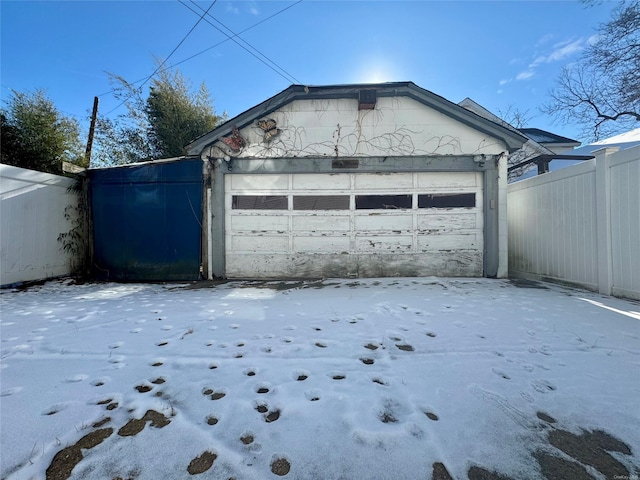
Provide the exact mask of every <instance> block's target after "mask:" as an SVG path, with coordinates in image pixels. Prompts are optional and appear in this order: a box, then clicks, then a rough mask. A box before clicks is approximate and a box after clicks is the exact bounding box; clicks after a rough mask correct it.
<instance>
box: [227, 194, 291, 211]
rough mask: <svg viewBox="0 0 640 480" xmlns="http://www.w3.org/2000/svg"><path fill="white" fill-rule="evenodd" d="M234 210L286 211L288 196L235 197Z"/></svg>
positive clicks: (233, 200) (233, 201)
mask: <svg viewBox="0 0 640 480" xmlns="http://www.w3.org/2000/svg"><path fill="white" fill-rule="evenodd" d="M232 208H233V209H234V210H286V209H287V196H286V195H234V196H233V199H232Z"/></svg>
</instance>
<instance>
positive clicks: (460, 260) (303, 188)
mask: <svg viewBox="0 0 640 480" xmlns="http://www.w3.org/2000/svg"><path fill="white" fill-rule="evenodd" d="M482 204H483V199H482V174H481V173H474V172H452V173H423V172H420V173H393V174H369V173H341V174H283V175H272V174H266V175H249V174H228V175H226V176H225V212H226V214H225V254H226V258H225V262H226V276H227V277H228V278H283V277H288V278H319V277H325V278H326V277H347V276H351V277H378V276H380V277H382V276H425V275H439V276H482V265H483V258H482V253H483V213H482Z"/></svg>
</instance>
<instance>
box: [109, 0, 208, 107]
mask: <svg viewBox="0 0 640 480" xmlns="http://www.w3.org/2000/svg"><path fill="white" fill-rule="evenodd" d="M217 1H218V0H213V2H212V3H211V5H209V8H207V10H206V11H204V9H203V11H204V13H203V14H202V15H200V18H198V21H197V22H196V23H195V24H194V25H193V27H191V30H189V31H188V32H187V33H186V35H185V36H184V37H182V40H180V42H179V43H178V45H176V47H175V48H174V49H173V50H171V53H170V54H169V56H168V57H167V58H165V59H164V60H163V61H162V63H161V64H160V65H158V67H157V68H156V69H155V70H154V71H153V73H152V74H151V75H149V76H148V77H147V78H146V79H145V80H144V82H142V84H141V85H140V87H142V86H143V85H144V84H145V83H147V82H148V81H149V80H151V78H152V77H153V76H154V75H155V74H156V73H158V70H160V69H161V68H162V66H163V65H164V64H165V63H166V62H167V60H169V58H171V56H172V55H173V54H174V53H176V50H178V48H180V45H182V44H183V43H184V41H185V40H186V39H187V37H188V36H189V35H191V32H193V31H194V30H195V28H196V27H197V26H198V24H200V22H201V21H202V20H203V19H204V17H205V15H207V14H208V13H209V10H211V9H212V8H213V6H214V5H215V4H216V2H217ZM128 99H129V97H126V98H125V99H124V100H123V101H122V102H120V104H118V106H116V107H115V108H112V109H111V110H109V111H108V112H107V113H106V114H105V115H109V114H110V113H112V112H114V111H115V110H117V109H118V108H120V107H121V106H122V105H124V104H125V103H126V101H127V100H128Z"/></svg>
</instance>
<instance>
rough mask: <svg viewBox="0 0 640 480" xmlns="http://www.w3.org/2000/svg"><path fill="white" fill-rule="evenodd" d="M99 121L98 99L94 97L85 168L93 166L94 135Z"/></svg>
mask: <svg viewBox="0 0 640 480" xmlns="http://www.w3.org/2000/svg"><path fill="white" fill-rule="evenodd" d="M97 119H98V97H93V112H92V113H91V126H90V127H89V138H88V139H87V150H86V152H85V154H84V164H85V165H84V166H85V168H89V166H90V165H91V147H92V146H93V133H94V132H95V129H96V120H97Z"/></svg>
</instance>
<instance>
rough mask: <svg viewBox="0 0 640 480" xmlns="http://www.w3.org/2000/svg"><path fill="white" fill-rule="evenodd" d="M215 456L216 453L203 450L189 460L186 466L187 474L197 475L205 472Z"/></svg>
mask: <svg viewBox="0 0 640 480" xmlns="http://www.w3.org/2000/svg"><path fill="white" fill-rule="evenodd" d="M216 458H218V455H216V454H215V453H213V452H203V453H202V455H200V456H199V457H196V458H194V459H193V460H191V462H190V463H189V466H188V467H187V472H189V475H198V474H200V473H203V472H206V471H207V470H209V469H210V468H211V467H212V466H213V462H215V460H216Z"/></svg>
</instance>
